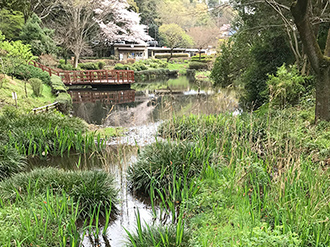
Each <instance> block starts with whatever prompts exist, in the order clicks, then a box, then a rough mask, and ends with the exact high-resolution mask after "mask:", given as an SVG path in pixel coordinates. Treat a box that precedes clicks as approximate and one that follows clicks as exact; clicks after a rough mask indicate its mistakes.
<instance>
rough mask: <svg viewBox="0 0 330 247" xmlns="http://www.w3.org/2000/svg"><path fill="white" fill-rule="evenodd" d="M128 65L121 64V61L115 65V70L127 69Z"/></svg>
mask: <svg viewBox="0 0 330 247" xmlns="http://www.w3.org/2000/svg"><path fill="white" fill-rule="evenodd" d="M127 67H129V66H127V65H124V64H121V63H116V65H115V70H127Z"/></svg>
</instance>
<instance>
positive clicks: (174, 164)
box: [128, 142, 212, 193]
mask: <svg viewBox="0 0 330 247" xmlns="http://www.w3.org/2000/svg"><path fill="white" fill-rule="evenodd" d="M211 155H212V151H211V150H209V149H207V148H206V147H203V146H201V145H199V144H196V145H193V144H191V143H185V142H182V143H177V144H175V143H170V142H159V143H155V144H152V145H150V146H147V147H146V148H145V149H144V150H143V152H141V153H140V154H139V157H138V161H137V162H136V163H135V164H134V165H133V166H131V167H129V169H128V180H129V182H130V184H131V187H132V188H133V189H135V190H140V191H143V192H145V193H149V191H150V187H151V184H152V183H153V187H154V188H156V189H163V188H167V187H168V186H170V185H172V183H173V179H174V178H175V177H178V178H180V177H181V178H182V179H183V178H187V179H188V180H189V179H191V178H192V177H194V176H197V175H199V174H200V173H202V172H203V169H204V167H205V165H206V164H207V163H209V162H211Z"/></svg>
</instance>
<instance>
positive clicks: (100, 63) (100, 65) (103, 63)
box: [97, 61, 105, 69]
mask: <svg viewBox="0 0 330 247" xmlns="http://www.w3.org/2000/svg"><path fill="white" fill-rule="evenodd" d="M104 66H105V62H103V61H99V62H98V63H97V67H98V68H99V69H104Z"/></svg>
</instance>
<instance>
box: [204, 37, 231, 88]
mask: <svg viewBox="0 0 330 247" xmlns="http://www.w3.org/2000/svg"><path fill="white" fill-rule="evenodd" d="M233 53H234V51H233V50H232V44H231V41H229V42H228V43H224V44H223V45H222V46H221V54H220V55H219V56H218V57H217V58H216V60H215V63H214V65H213V69H212V72H211V76H210V77H211V79H212V80H213V81H214V84H215V85H219V86H221V87H227V86H229V85H233V84H234V82H235V79H237V78H235V77H236V76H237V74H235V73H234V70H235V68H234V64H233V62H234V61H233Z"/></svg>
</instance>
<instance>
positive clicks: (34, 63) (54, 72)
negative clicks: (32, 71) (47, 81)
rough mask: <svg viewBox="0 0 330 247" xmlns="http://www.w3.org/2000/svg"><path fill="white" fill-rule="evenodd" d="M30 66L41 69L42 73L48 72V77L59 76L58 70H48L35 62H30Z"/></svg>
mask: <svg viewBox="0 0 330 247" xmlns="http://www.w3.org/2000/svg"><path fill="white" fill-rule="evenodd" d="M30 65H33V66H34V67H36V68H40V69H42V71H46V72H48V74H49V76H52V75H59V71H58V70H56V69H52V68H49V67H47V66H45V65H43V64H41V63H38V62H36V61H31V62H30Z"/></svg>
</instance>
